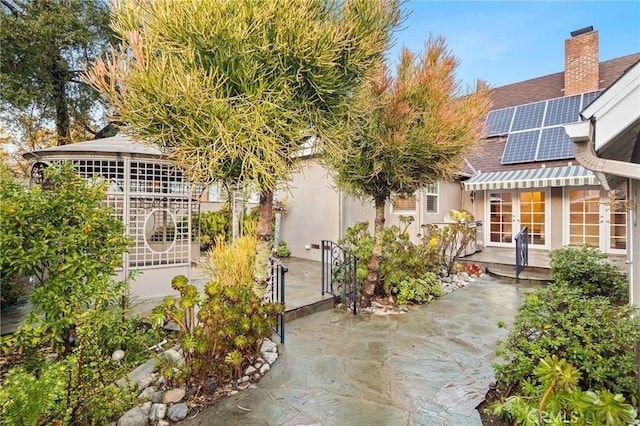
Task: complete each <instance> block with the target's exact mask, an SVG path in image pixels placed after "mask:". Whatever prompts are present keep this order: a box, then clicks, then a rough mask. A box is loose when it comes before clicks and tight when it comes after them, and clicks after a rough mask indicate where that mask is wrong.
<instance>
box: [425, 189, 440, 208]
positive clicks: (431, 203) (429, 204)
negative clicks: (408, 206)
mask: <svg viewBox="0 0 640 426" xmlns="http://www.w3.org/2000/svg"><path fill="white" fill-rule="evenodd" d="M439 189H440V188H439V187H438V182H436V183H432V184H430V185H427V187H426V188H425V199H426V203H425V204H426V207H425V208H426V212H427V213H438V191H439Z"/></svg>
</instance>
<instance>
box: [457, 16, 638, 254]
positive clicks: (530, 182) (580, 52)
mask: <svg viewBox="0 0 640 426" xmlns="http://www.w3.org/2000/svg"><path fill="white" fill-rule="evenodd" d="M532 60H534V59H533V58H532ZM639 60H640V53H637V54H633V55H629V56H624V57H620V58H616V59H612V60H608V61H604V62H599V59H598V32H597V31H593V28H592V27H588V28H584V29H582V30H578V31H574V32H573V33H572V34H571V37H570V38H569V39H567V40H566V41H565V70H564V72H559V73H555V74H551V75H546V76H542V77H538V78H534V79H531V80H527V81H522V82H518V83H514V84H510V85H507V86H503V87H498V88H496V89H493V90H492V92H491V98H492V100H493V107H492V108H493V109H492V110H491V111H490V112H489V114H488V115H487V119H486V122H485V127H486V135H487V136H486V139H485V140H484V141H483V142H482V144H481V146H480V148H479V149H478V151H477V152H476V153H475V154H474V155H472V156H469V157H468V158H467V160H468V162H469V164H470V166H471V167H472V168H473V170H474V173H473V175H472V176H471V177H470V178H469V179H467V180H465V181H464V182H463V186H464V189H465V195H464V196H463V199H462V207H463V208H465V209H467V210H469V211H471V212H472V213H473V215H474V216H475V218H476V219H477V220H480V221H482V222H483V225H484V226H483V230H482V233H481V235H480V236H479V238H482V240H483V243H484V246H486V247H491V246H494V247H500V246H505V247H512V246H513V238H514V236H515V235H516V234H517V233H518V232H519V231H520V230H521V229H522V228H524V227H528V232H529V244H530V245H529V247H530V248H531V249H542V250H553V249H556V248H559V247H563V246H567V245H583V244H590V245H592V246H595V247H598V248H599V249H600V250H601V251H603V252H605V253H624V252H625V250H627V248H630V246H629V241H628V239H627V221H628V210H627V209H625V208H622V207H621V206H624V205H625V203H626V202H627V199H628V198H629V197H628V191H629V189H630V188H628V187H627V185H626V183H625V182H624V180H620V179H617V180H615V182H612V184H613V186H611V187H606V186H604V185H602V183H601V180H599V179H598V178H597V177H596V175H597V173H594V172H592V171H591V170H589V169H588V168H587V167H585V166H583V165H581V164H579V161H576V154H575V152H574V145H573V144H572V142H571V140H570V138H569V137H568V136H567V134H566V133H565V131H564V127H563V126H564V125H565V124H567V123H572V122H577V121H580V120H581V118H580V111H583V110H585V109H586V108H587V107H588V106H589V105H590V104H591V103H592V102H593V101H594V99H596V98H598V97H599V96H600V97H602V96H604V95H602V96H601V93H602V91H603V90H605V89H607V88H608V87H609V86H611V85H612V84H613V83H614V82H615V81H616V80H618V78H620V77H621V76H622V75H623V73H624V71H625V70H626V69H627V68H629V67H631V66H632V65H633V64H634V63H637V62H638V61H639ZM586 110H587V111H590V110H589V109H588V108H587V109H586Z"/></svg>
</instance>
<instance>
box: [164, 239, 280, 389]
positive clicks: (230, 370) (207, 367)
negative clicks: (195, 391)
mask: <svg viewBox="0 0 640 426" xmlns="http://www.w3.org/2000/svg"><path fill="white" fill-rule="evenodd" d="M256 244H257V243H256V239H255V237H254V236H252V235H246V236H243V237H241V238H239V239H238V240H236V241H235V242H234V243H233V244H225V243H224V241H222V239H221V238H219V239H218V241H217V242H216V244H215V246H214V247H213V248H212V249H211V250H210V251H209V264H208V266H209V268H208V269H209V271H210V272H211V275H212V278H211V281H209V282H208V283H207V284H206V285H205V288H204V293H203V294H200V293H199V292H198V289H197V288H196V287H195V286H194V285H193V284H190V283H189V280H188V279H187V278H186V277H185V276H182V275H180V276H177V277H175V278H174V279H173V280H172V283H171V285H172V287H173V288H174V289H175V290H177V291H178V292H180V300H179V301H178V302H176V300H175V298H174V297H167V298H166V299H165V300H164V303H163V304H162V305H160V306H157V307H156V308H154V310H153V312H152V319H153V321H154V323H155V324H156V325H161V324H162V323H164V321H165V320H171V321H174V322H175V323H176V324H178V326H179V327H180V336H179V337H178V340H179V342H180V345H181V346H182V349H183V352H184V356H185V363H184V365H183V366H182V368H181V377H180V378H179V379H180V380H184V381H185V382H186V383H187V385H188V386H194V385H196V386H200V388H201V389H206V387H205V386H204V384H205V381H206V380H207V379H208V378H210V377H213V378H215V379H216V380H217V381H218V382H219V383H223V382H228V381H231V380H232V379H234V378H236V376H237V374H238V371H239V369H240V368H241V366H244V365H247V364H248V363H250V362H251V361H253V360H254V359H255V358H256V357H257V356H259V353H260V345H261V344H262V341H263V340H264V339H265V338H267V337H269V336H271V333H272V327H273V326H274V325H275V323H276V320H277V315H278V314H279V313H281V312H283V310H284V306H282V305H280V304H274V303H267V302H265V301H263V299H262V297H261V296H262V295H261V294H260V292H259V291H258V289H256V288H254V281H253V270H254V264H255V253H256V250H255V249H256ZM196 312H197V313H196Z"/></svg>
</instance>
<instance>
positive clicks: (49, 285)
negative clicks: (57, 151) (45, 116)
mask: <svg viewBox="0 0 640 426" xmlns="http://www.w3.org/2000/svg"><path fill="white" fill-rule="evenodd" d="M44 174H45V180H46V189H45V188H43V187H41V186H34V187H31V188H24V187H23V186H22V185H20V184H19V183H17V182H15V181H14V180H12V179H11V178H10V177H9V176H8V175H7V174H6V173H0V199H1V200H2V206H1V208H0V246H1V247H2V251H1V252H0V265H2V268H3V270H2V275H3V277H6V278H7V279H10V280H12V279H17V277H22V276H32V277H34V278H35V279H36V284H37V285H38V286H37V287H36V289H35V290H34V291H33V292H32V293H31V294H30V300H31V303H32V305H33V310H32V312H31V314H30V316H29V317H28V318H27V322H26V324H25V325H24V326H23V327H22V328H21V329H19V330H18V333H17V334H16V335H15V336H16V338H17V339H18V342H19V341H20V339H19V337H20V335H24V336H27V337H28V339H26V340H22V341H23V343H24V344H25V345H34V344H38V343H41V342H48V343H50V344H51V345H52V346H53V347H54V349H55V350H56V351H58V352H60V353H62V352H68V351H69V350H70V339H71V334H72V328H73V326H74V324H76V323H77V321H78V317H79V315H81V314H82V313H83V312H84V311H86V310H87V309H90V308H91V307H93V306H95V304H96V303H97V302H98V301H103V300H104V301H107V300H108V301H109V302H110V303H118V302H119V300H120V297H121V295H122V294H124V293H126V291H127V284H126V283H125V282H116V281H114V280H113V278H112V274H114V268H116V267H118V266H119V265H120V264H121V262H122V255H123V253H124V252H125V251H126V250H127V248H128V246H129V240H128V238H127V237H126V236H125V232H124V224H123V223H122V222H121V221H119V220H118V219H117V218H116V217H115V214H114V212H113V210H112V209H110V208H109V207H107V206H105V205H104V204H103V200H104V197H105V190H106V188H105V186H104V185H103V184H99V183H98V182H97V181H89V180H85V179H83V178H81V177H80V176H78V175H76V174H75V173H74V169H73V167H72V166H70V165H59V166H51V167H49V168H47V169H46V170H45V172H44Z"/></svg>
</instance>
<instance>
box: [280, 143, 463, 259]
mask: <svg viewBox="0 0 640 426" xmlns="http://www.w3.org/2000/svg"><path fill="white" fill-rule="evenodd" d="M462 193H463V190H462V188H461V186H460V184H459V182H438V183H436V184H433V185H431V186H430V187H428V188H424V189H423V190H421V191H418V192H417V193H416V195H415V197H408V198H398V197H397V198H395V199H394V200H393V202H392V203H387V207H386V212H385V217H386V222H385V226H392V225H399V226H403V227H404V224H403V223H402V222H401V219H402V218H403V217H408V216H410V217H412V218H413V222H412V223H411V224H410V225H408V228H407V232H408V233H409V235H411V236H412V238H413V239H414V240H417V238H418V235H419V234H420V232H421V226H422V225H423V224H427V223H444V222H445V220H446V219H447V216H448V213H449V212H450V211H451V210H452V209H459V208H460V205H461V200H462ZM279 197H280V198H281V199H284V200H286V201H285V205H286V213H284V217H283V219H282V224H281V231H280V239H281V240H283V241H285V242H286V243H287V247H288V248H289V249H290V250H291V255H292V256H296V257H301V258H305V259H310V260H320V259H321V252H320V242H321V240H332V241H338V239H340V238H341V237H342V236H344V235H345V233H346V230H347V228H349V227H352V226H354V225H355V224H356V223H358V222H364V221H368V222H369V225H370V228H371V230H372V231H373V221H374V219H375V209H374V206H373V201H371V202H370V203H365V202H362V201H360V200H356V199H354V198H353V197H351V196H349V195H347V194H345V193H344V192H342V191H340V190H338V189H336V188H335V186H334V184H333V179H332V178H331V177H330V176H329V172H328V171H327V169H325V168H324V167H323V166H322V165H321V164H320V163H319V162H318V160H317V159H316V158H315V157H314V156H312V155H307V156H305V157H303V158H300V170H299V171H298V172H297V173H294V175H293V177H292V179H291V182H290V186H289V189H288V190H287V191H283V192H281V193H280V194H279Z"/></svg>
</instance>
